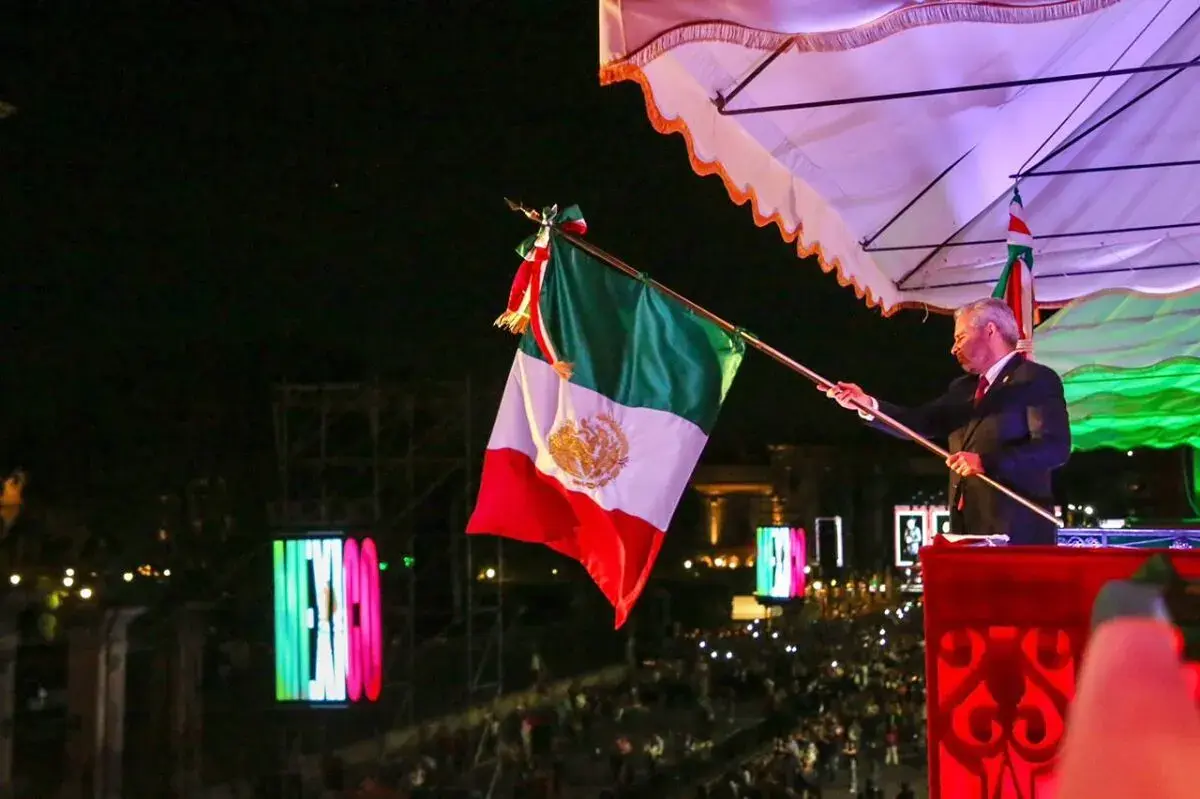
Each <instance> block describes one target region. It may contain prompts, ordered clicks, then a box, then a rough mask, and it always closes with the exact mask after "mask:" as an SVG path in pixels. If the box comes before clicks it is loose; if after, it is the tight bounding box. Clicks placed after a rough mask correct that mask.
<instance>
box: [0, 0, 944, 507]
mask: <svg viewBox="0 0 1200 799" xmlns="http://www.w3.org/2000/svg"><path fill="white" fill-rule="evenodd" d="M335 5H336V6H337V7H338V8H339V9H340V10H337V11H330V10H317V9H319V8H320V9H324V8H327V7H328V8H332V7H334V6H335ZM14 8H15V9H19V10H14ZM304 8H308V9H310V10H308V11H302V10H298V9H304ZM422 8H427V9H430V10H429V11H421V10H420V9H422ZM433 9H436V12H435V11H434V10H433ZM4 16H5V17H6V18H5V19H3V21H2V22H0V100H5V101H7V102H10V103H12V104H14V105H16V106H17V107H18V108H19V113H18V114H17V115H16V116H14V117H12V118H9V119H7V120H2V121H0V170H2V177H0V207H2V209H3V210H2V221H0V226H2V235H3V242H4V250H3V252H4V257H3V268H2V269H0V280H2V281H3V283H2V291H3V301H4V304H3V315H4V335H5V340H4V349H3V355H4V360H3V363H4V378H3V380H4V382H3V386H4V389H3V391H0V397H2V400H3V405H2V406H0V412H2V413H3V420H4V424H3V428H2V431H0V432H2V434H3V435H2V438H0V444H2V446H3V449H2V450H0V452H2V453H3V461H4V462H3V463H0V469H3V468H9V467H11V466H15V465H18V464H21V465H25V466H26V467H27V468H29V469H30V471H31V472H32V473H33V475H34V479H35V480H36V481H38V483H37V484H38V487H39V490H40V492H42V494H43V495H46V496H53V497H58V498H59V499H60V501H64V502H68V501H69V502H87V501H90V500H91V499H93V498H95V497H96V496H103V495H109V496H111V495H112V494H113V493H114V492H117V493H119V492H130V493H129V495H130V496H133V495H135V494H140V493H145V492H154V491H157V490H159V489H160V488H161V487H162V484H164V483H171V482H172V481H179V480H182V479H185V478H186V477H187V476H189V475H191V474H196V473H201V472H204V471H205V470H211V469H225V468H229V469H236V468H243V469H244V468H246V466H245V464H246V463H260V464H261V463H269V462H270V458H271V428H270V424H271V418H270V404H269V403H270V397H269V386H270V384H271V383H272V382H273V381H277V380H282V379H290V380H303V381H319V380H344V379H362V378H367V377H370V376H372V375H379V376H381V377H383V378H407V377H414V376H429V377H447V378H454V377H460V376H462V375H464V374H465V373H467V372H470V373H471V374H472V376H473V377H475V378H478V380H480V381H482V383H483V384H495V383H496V381H498V380H500V379H501V378H502V377H503V375H504V374H505V373H506V372H507V369H508V367H509V364H510V361H511V353H512V351H513V349H514V346H515V340H514V339H513V338H512V337H511V336H509V335H507V334H505V333H502V332H500V331H498V330H496V329H494V328H493V327H492V320H493V319H494V318H495V317H496V316H497V314H499V313H500V311H502V310H503V306H504V304H505V300H506V297H507V292H508V288H509V284H510V281H511V279H512V275H513V273H514V271H515V269H516V267H517V264H518V259H517V256H516V254H515V253H514V251H513V248H514V247H515V246H516V245H517V243H518V242H519V241H520V240H521V239H522V238H523V237H524V236H525V235H527V234H528V233H529V232H530V230H531V227H530V225H529V223H528V222H527V221H525V220H523V219H522V218H520V217H517V216H516V215H514V214H512V213H510V212H509V211H508V210H507V209H506V208H505V207H504V204H503V201H502V200H503V198H504V197H506V196H509V197H513V198H515V199H520V200H523V201H525V202H528V203H530V204H534V205H539V206H540V205H548V204H550V203H555V202H557V203H560V204H569V203H577V204H579V205H580V206H581V207H582V209H583V211H584V213H585V215H586V217H587V220H588V222H589V226H590V232H589V236H588V237H589V239H591V240H592V241H594V242H595V243H597V244H598V245H600V246H602V247H604V248H606V249H608V250H610V251H612V252H614V253H616V254H618V255H620V256H621V257H623V258H624V259H625V260H627V261H629V262H630V263H632V264H634V265H636V266H638V267H639V268H641V269H644V270H645V271H647V272H649V273H650V274H651V275H653V276H654V277H656V278H658V279H659V280H660V281H662V282H664V283H666V284H668V285H670V286H672V287H674V288H676V289H677V290H679V291H681V292H682V293H684V294H686V295H688V296H690V297H692V298H693V299H695V300H696V301H698V302H700V303H702V304H706V305H708V306H709V307H711V308H712V309H713V310H714V311H716V312H718V313H720V314H722V315H724V316H726V317H727V318H729V319H730V320H731V321H734V322H736V323H738V324H740V325H742V326H744V327H746V328H748V329H750V330H753V331H754V332H756V333H757V334H759V335H760V336H762V337H763V338H764V339H766V340H768V341H770V342H771V343H773V344H775V345H776V346H778V347H780V348H781V349H783V350H784V351H786V352H788V353H789V354H791V355H792V356H794V357H796V358H798V359H799V360H801V361H805V362H806V363H808V364H809V365H810V366H812V367H814V368H816V369H818V370H819V371H823V372H824V373H826V374H827V375H829V376H831V377H834V378H841V379H851V380H855V381H858V382H860V383H862V384H863V385H864V386H866V387H867V388H868V389H869V390H874V391H878V392H879V393H881V394H884V395H887V396H890V397H893V398H895V399H897V400H901V401H907V400H917V399H921V398H924V397H928V396H930V395H932V394H934V393H935V392H936V391H938V390H940V389H941V387H942V386H943V385H944V383H945V381H946V380H948V379H950V378H952V377H953V376H954V374H955V373H956V369H957V367H956V365H955V364H954V363H953V361H952V360H951V358H950V356H949V354H948V348H949V343H950V342H949V337H950V332H949V331H950V323H949V320H947V319H945V318H942V317H933V318H930V319H928V320H926V319H924V318H923V317H922V315H921V314H919V313H913V312H905V313H903V314H901V315H900V316H898V317H893V318H891V319H882V318H881V317H880V315H879V313H878V312H877V311H872V310H868V309H867V308H866V306H865V305H864V304H863V303H862V302H861V301H860V300H858V299H856V298H855V296H854V295H853V293H852V292H851V291H850V290H848V289H843V288H840V287H838V286H837V284H836V282H835V280H834V279H833V278H832V277H830V276H828V275H825V274H822V273H821V271H820V270H819V268H818V267H817V266H816V264H815V263H813V262H808V261H801V260H799V259H797V257H796V254H795V251H794V249H792V248H791V247H790V246H789V245H787V244H785V243H784V242H783V241H782V240H781V239H780V237H779V235H778V233H777V232H776V231H775V230H774V229H773V228H767V229H759V228H757V227H756V226H755V225H754V223H753V220H752V218H751V215H750V212H749V210H748V209H747V208H740V207H737V206H735V205H733V204H732V202H731V201H730V200H729V198H728V196H727V195H726V193H725V190H724V188H723V187H722V186H721V184H720V182H719V180H717V179H716V178H700V177H697V176H696V175H695V174H693V173H692V171H691V169H690V168H689V166H688V164H687V158H686V152H685V149H684V145H683V141H682V140H681V139H680V138H678V137H663V136H660V135H659V134H657V133H655V132H654V131H653V129H652V128H651V127H650V124H649V123H648V122H647V120H646V118H645V112H644V106H643V102H642V98H641V94H640V91H639V90H638V89H637V88H636V87H635V86H633V85H632V84H626V85H620V86H616V87H609V88H601V87H600V86H599V83H598V80H597V55H596V53H597V44H596V42H597V32H596V13H595V8H594V4H593V3H562V2H554V3H552V2H541V1H540V0H538V1H536V2H535V1H534V0H529V2H521V3H466V2H456V3H434V2H427V3H416V2H400V1H399V0H396V1H394V2H381V3H369V4H368V3H345V4H318V3H303V2H293V3H271V2H258V3H252V2H231V1H229V0H226V1H225V2H214V1H213V0H209V1H208V2H202V3H201V2H181V1H179V0H176V1H175V2H166V1H165V0H164V2H158V3H133V2H85V1H84V0H57V1H55V2H50V1H49V0H47V1H46V2H22V3H13V4H10V5H9V6H8V11H6V12H4ZM495 399H498V397H496V398H495ZM480 401H481V402H485V401H486V402H488V403H491V402H493V401H494V399H493V398H492V397H490V396H489V397H485V398H481V399H480ZM860 435H862V432H861V427H860V425H859V424H858V423H857V421H856V420H855V418H854V417H853V415H852V414H848V413H846V412H844V411H840V410H838V409H836V408H834V407H832V406H831V403H829V402H828V401H827V400H824V399H823V398H821V397H819V396H818V395H817V394H816V392H815V391H814V390H813V389H812V388H811V387H810V386H809V385H808V384H807V383H806V382H805V381H804V380H803V379H801V378H799V377H797V376H794V375H792V374H790V373H788V372H787V371H785V370H784V369H783V368H782V367H780V366H778V365H776V364H774V363H773V362H771V361H769V360H768V359H766V358H765V357H763V356H760V355H757V354H752V355H750V356H748V358H747V362H746V365H745V367H744V368H743V370H742V374H741V376H740V377H739V379H738V382H737V383H735V385H734V388H733V392H732V395H731V398H730V400H729V402H728V404H727V406H726V409H725V411H724V412H723V416H722V420H721V421H720V423H719V424H718V427H717V431H716V434H715V437H714V442H713V445H712V448H711V450H710V453H709V457H710V458H725V457H733V456H734V455H737V454H738V452H739V450H741V451H742V452H744V453H746V454H748V455H750V456H751V457H760V456H762V455H763V454H764V451H763V446H764V445H765V444H766V443H769V442H781V441H817V440H823V441H829V440H832V441H840V440H844V441H847V442H850V441H852V440H854V439H855V438H857V437H858V436H860ZM264 458H265V459H266V460H263V459H264ZM229 464H242V465H241V466H240V467H235V466H230V465H229Z"/></svg>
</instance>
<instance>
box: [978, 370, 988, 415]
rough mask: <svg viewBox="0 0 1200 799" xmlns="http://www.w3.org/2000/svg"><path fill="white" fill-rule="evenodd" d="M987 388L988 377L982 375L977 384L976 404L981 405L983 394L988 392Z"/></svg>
mask: <svg viewBox="0 0 1200 799" xmlns="http://www.w3.org/2000/svg"><path fill="white" fill-rule="evenodd" d="M987 390H988V379H987V378H986V377H983V376H982V375H980V377H979V384H978V385H976V386H975V405H976V407H978V406H979V403H981V402H983V395H984V394H986V393H987Z"/></svg>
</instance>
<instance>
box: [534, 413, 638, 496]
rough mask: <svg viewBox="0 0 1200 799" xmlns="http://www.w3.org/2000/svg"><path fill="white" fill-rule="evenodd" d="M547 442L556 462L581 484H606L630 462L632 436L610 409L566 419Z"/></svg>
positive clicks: (590, 486)
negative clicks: (627, 433)
mask: <svg viewBox="0 0 1200 799" xmlns="http://www.w3.org/2000/svg"><path fill="white" fill-rule="evenodd" d="M547 443H548V448H549V450H550V457H551V458H553V459H554V463H555V465H556V466H558V468H560V469H562V470H563V471H564V472H566V474H567V475H568V476H569V477H570V478H571V480H572V481H573V482H574V483H575V484H576V485H578V486H579V487H581V488H587V489H595V488H603V487H604V486H606V485H608V484H609V483H611V482H612V481H613V480H615V479H616V477H617V475H619V474H620V473H621V470H622V469H624V468H625V467H626V466H627V465H628V464H629V439H628V438H627V437H626V435H625V431H624V430H622V429H621V425H620V424H619V423H618V422H617V420H616V419H614V418H613V417H612V416H610V415H609V414H606V413H601V414H597V415H596V416H593V417H590V418H583V419H577V420H576V419H568V420H566V421H564V422H563V423H562V424H560V425H559V426H558V427H557V428H556V429H555V430H554V431H553V432H552V433H550V437H549V440H548V442H547Z"/></svg>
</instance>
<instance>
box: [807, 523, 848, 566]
mask: <svg viewBox="0 0 1200 799" xmlns="http://www.w3.org/2000/svg"><path fill="white" fill-rule="evenodd" d="M813 530H814V531H815V534H814V535H813V538H814V539H816V545H817V563H819V564H821V568H823V569H828V568H831V567H836V568H839V569H840V568H842V567H843V566H845V565H846V562H845V554H846V553H845V546H844V545H843V542H842V517H841V516H818V517H817V518H816V519H815V520H814V522H813ZM822 545H824V546H823V548H822ZM831 558H832V562H830V559H831Z"/></svg>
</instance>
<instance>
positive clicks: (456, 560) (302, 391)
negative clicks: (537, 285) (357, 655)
mask: <svg viewBox="0 0 1200 799" xmlns="http://www.w3.org/2000/svg"><path fill="white" fill-rule="evenodd" d="M273 404H274V409H273V410H274V427H275V451H276V455H277V468H278V486H279V501H278V502H276V503H274V504H273V505H272V507H271V521H272V524H273V525H275V526H276V527H277V528H281V529H285V530H297V531H298V530H309V531H317V530H323V531H345V532H347V533H358V534H366V533H369V534H371V535H372V536H374V537H375V539H376V542H377V544H378V545H379V547H380V559H381V561H382V562H386V564H387V572H386V574H384V575H382V576H383V577H384V580H383V581H382V582H383V586H384V592H385V596H384V597H383V601H384V603H385V609H386V617H385V620H384V624H385V629H387V635H388V642H389V643H388V646H387V651H386V652H385V669H386V670H387V679H386V687H385V690H386V691H387V692H388V693H389V695H390V696H391V697H392V698H391V700H389V702H388V706H389V708H388V710H389V712H388V716H389V719H388V720H387V726H389V727H401V726H405V725H408V724H411V723H413V722H414V721H415V720H416V719H417V718H419V717H423V716H426V715H429V714H438V713H445V712H450V711H451V710H457V709H461V706H462V704H464V703H465V702H472V701H479V700H480V699H483V698H484V694H486V693H488V692H492V693H495V692H498V691H499V690H500V687H501V686H500V680H499V675H500V671H499V667H498V665H495V666H490V667H489V663H493V662H494V663H495V664H498V663H499V661H500V658H501V656H502V654H503V653H502V651H501V647H502V644H503V637H502V635H501V634H500V628H501V626H502V624H501V622H502V619H501V615H500V611H501V607H502V604H501V602H500V593H499V590H498V589H499V585H500V584H501V581H499V580H496V581H494V584H495V585H494V587H495V588H496V589H497V590H496V591H488V592H482V591H481V590H480V588H479V587H477V586H476V577H477V575H476V574H473V573H472V572H473V571H474V570H475V569H476V568H479V562H480V558H481V555H480V554H478V553H477V552H475V550H483V551H485V552H487V553H492V552H495V553H496V554H485V555H483V558H484V559H485V560H487V562H488V563H489V564H490V563H492V561H495V562H496V563H497V566H491V565H489V566H488V567H487V568H497V567H498V563H499V561H498V550H497V549H495V547H496V544H495V543H493V542H491V541H487V542H476V541H473V540H472V539H473V537H471V536H466V535H464V533H463V531H464V528H465V524H466V520H467V517H468V515H469V513H470V511H471V509H472V507H473V506H474V502H475V493H476V485H475V479H476V474H477V471H478V469H479V464H480V461H481V456H482V451H483V446H482V440H481V441H480V442H477V441H476V436H475V434H474V430H475V429H477V428H479V425H478V424H476V423H475V420H474V419H473V415H474V413H475V408H473V404H474V403H473V401H472V396H471V383H470V379H469V378H468V379H465V380H458V381H442V382H434V381H424V382H414V383H406V384H402V385H401V384H384V383H379V382H374V383H354V384H345V383H339V384H328V383H326V384H286V385H281V386H278V387H276V389H275V396H274V403H273ZM435 637H436V638H438V639H439V640H440V641H442V642H444V641H445V640H446V639H447V638H465V640H463V641H462V649H463V651H465V658H466V663H465V664H463V665H462V667H461V668H462V672H461V673H462V675H463V677H462V682H461V683H459V685H458V686H453V685H451V686H449V687H450V689H451V690H450V691H449V692H448V693H444V692H440V691H439V692H436V693H437V695H438V696H437V698H434V696H433V695H434V693H435V692H434V691H433V690H432V688H433V686H432V685H430V684H429V683H430V680H431V679H434V678H436V680H437V682H438V683H439V684H440V686H446V685H447V683H448V682H457V681H448V680H447V679H446V674H445V669H446V668H447V665H446V664H441V663H439V665H438V666H436V667H435V666H434V665H433V661H434V660H435V659H434V658H433V657H425V654H426V653H425V652H424V651H423V647H424V646H426V643H427V642H428V641H431V640H432V639H434V638H435ZM456 649H457V647H456ZM432 668H437V669H439V671H440V673H437V674H434V675H429V676H426V675H425V674H424V672H425V671H428V670H429V669H432ZM414 688H419V689H420V690H419V691H414ZM439 703H442V704H445V703H453V704H454V705H457V706H458V707H446V708H441V707H438V706H437V705H438V704H439Z"/></svg>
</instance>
